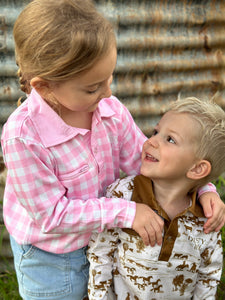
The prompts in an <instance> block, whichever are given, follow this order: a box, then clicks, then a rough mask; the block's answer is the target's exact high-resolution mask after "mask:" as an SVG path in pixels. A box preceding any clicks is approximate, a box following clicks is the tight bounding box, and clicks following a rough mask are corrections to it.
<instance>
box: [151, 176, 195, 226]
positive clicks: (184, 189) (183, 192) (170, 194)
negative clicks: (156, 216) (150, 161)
mask: <svg viewBox="0 0 225 300" xmlns="http://www.w3.org/2000/svg"><path fill="white" fill-rule="evenodd" d="M153 190H154V195H155V199H156V201H157V202H158V203H159V205H160V206H161V207H162V208H163V210H164V211H165V212H166V213H167V215H168V217H169V218H170V219H171V220H172V219H173V218H174V217H175V216H176V215H178V214H179V213H181V212H183V211H184V210H185V209H187V208H188V207H189V206H190V196H189V194H188V192H189V190H190V187H189V186H185V185H182V184H179V185H174V184H173V185H172V184H161V183H158V182H155V181H153Z"/></svg>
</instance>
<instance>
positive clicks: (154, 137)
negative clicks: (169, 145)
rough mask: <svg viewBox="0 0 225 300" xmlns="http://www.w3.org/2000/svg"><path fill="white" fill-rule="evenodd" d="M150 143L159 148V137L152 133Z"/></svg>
mask: <svg viewBox="0 0 225 300" xmlns="http://www.w3.org/2000/svg"><path fill="white" fill-rule="evenodd" d="M148 144H149V145H150V146H152V147H153V148H157V147H158V146H159V141H158V138H157V135H152V136H151V137H150V138H149V139H148Z"/></svg>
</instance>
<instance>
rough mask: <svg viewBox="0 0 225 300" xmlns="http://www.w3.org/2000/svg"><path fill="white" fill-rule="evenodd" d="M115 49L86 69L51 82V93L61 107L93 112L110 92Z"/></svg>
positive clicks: (115, 57) (115, 55)
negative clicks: (67, 78) (73, 76)
mask: <svg viewBox="0 0 225 300" xmlns="http://www.w3.org/2000/svg"><path fill="white" fill-rule="evenodd" d="M116 59H117V51H116V48H115V47H113V48H112V49H110V51H109V52H108V53H107V55H106V56H104V57H103V58H101V59H100V60H98V61H97V62H96V64H95V65H94V66H93V67H92V68H91V69H89V70H88V71H85V72H82V73H81V74H79V75H78V76H77V77H75V78H73V79H70V80H67V81H65V82H63V83H57V84H53V86H52V87H51V91H52V95H53V97H54V98H55V99H56V100H57V102H58V103H59V104H61V106H62V108H65V109H67V110H69V111H74V112H93V111H94V110H95V109H96V108H97V106H98V103H99V102H100V101H101V99H103V98H107V97H110V96H111V94H112V92H111V89H110V85H111V83H112V77H113V76H112V74H113V71H114V69H115V66H116Z"/></svg>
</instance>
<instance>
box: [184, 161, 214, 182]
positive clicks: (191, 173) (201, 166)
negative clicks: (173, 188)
mask: <svg viewBox="0 0 225 300" xmlns="http://www.w3.org/2000/svg"><path fill="white" fill-rule="evenodd" d="M210 172H211V163H210V162H209V161H208V160H200V161H199V162H197V163H196V164H195V165H194V166H192V167H191V168H190V169H189V170H188V172H187V174H186V176H187V178H189V179H193V180H198V179H202V178H204V177H206V176H207V175H209V173H210Z"/></svg>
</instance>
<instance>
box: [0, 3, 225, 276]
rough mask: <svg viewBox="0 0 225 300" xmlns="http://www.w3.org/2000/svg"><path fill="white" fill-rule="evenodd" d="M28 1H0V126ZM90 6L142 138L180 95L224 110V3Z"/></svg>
mask: <svg viewBox="0 0 225 300" xmlns="http://www.w3.org/2000/svg"><path fill="white" fill-rule="evenodd" d="M28 2H29V1H27V0H24V1H22V0H14V1H13V0H0V108H1V109H0V127H1V126H2V125H3V123H4V122H5V121H6V119H7V118H8V116H9V114H10V113H11V112H12V111H13V110H14V109H15V107H16V100H17V99H18V98H19V96H20V95H22V93H21V92H20V91H19V88H18V82H17V78H16V71H17V67H16V64H15V60H14V53H13V51H14V45H13V39H12V27H13V23H14V21H15V19H16V17H17V15H18V13H19V12H20V11H21V9H22V6H23V5H25V4H26V3H28ZM95 3H96V5H97V8H98V10H99V11H101V12H102V13H103V14H104V15H105V17H106V18H108V19H109V20H110V21H111V22H112V23H113V24H114V27H115V31H116V34H117V41H118V62H117V67H116V72H115V76H114V82H113V84H112V90H113V94H114V95H116V96H117V97H118V98H119V99H120V100H121V101H122V102H123V103H124V104H125V105H126V106H127V107H128V109H129V110H130V112H131V113H132V115H133V117H134V118H135V120H136V122H137V124H138V125H139V126H140V128H141V129H142V130H143V131H144V132H145V133H146V134H147V135H148V134H149V133H150V132H151V129H152V126H154V124H155V123H156V122H157V120H158V119H159V118H160V115H161V114H162V113H163V112H164V111H165V109H166V108H167V106H168V104H169V103H170V102H171V101H173V100H175V99H176V98H177V96H178V94H180V95H181V97H182V96H191V95H192V96H193V95H194V96H197V97H200V98H202V99H204V98H206V97H207V98H211V97H212V96H213V95H215V94H216V93H217V94H218V95H220V97H218V98H217V101H218V103H219V104H220V105H221V106H222V107H223V108H225V100H224V99H225V97H223V96H225V91H224V87H225V58H224V51H225V34H224V28H225V18H224V16H225V1H224V0H192V1H191V0H177V1H175V0H170V1H166V0H158V1H157V0H149V1H146V0H124V1H121V0H96V1H95ZM0 237H1V235H0ZM6 248H8V246H6ZM6 253H8V249H6V250H5V251H4V255H6ZM1 270H2V264H1V261H0V271H1Z"/></svg>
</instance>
